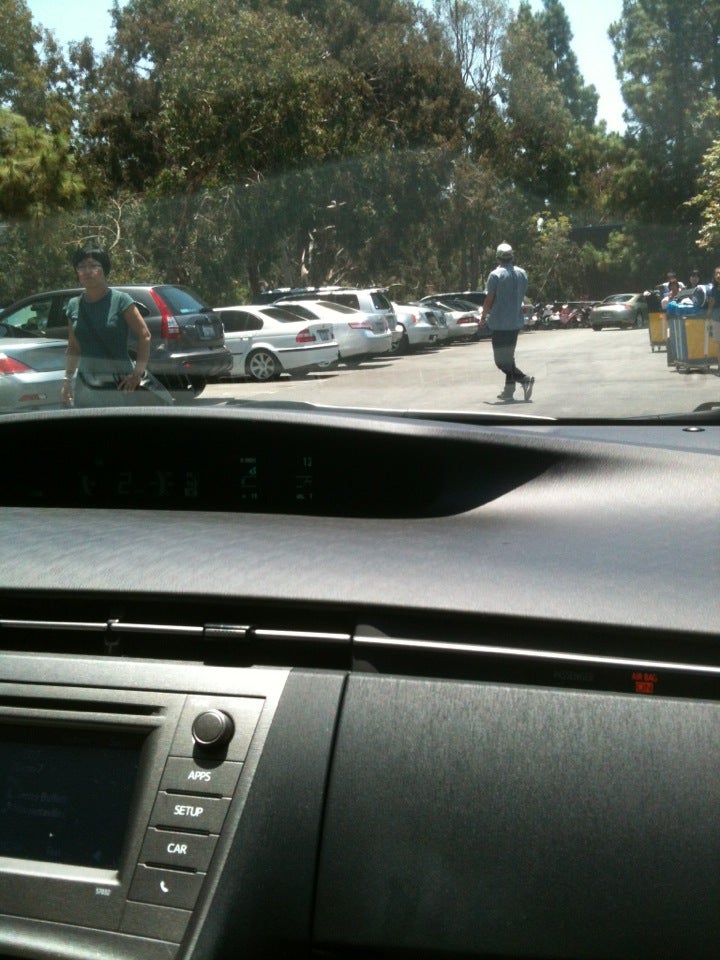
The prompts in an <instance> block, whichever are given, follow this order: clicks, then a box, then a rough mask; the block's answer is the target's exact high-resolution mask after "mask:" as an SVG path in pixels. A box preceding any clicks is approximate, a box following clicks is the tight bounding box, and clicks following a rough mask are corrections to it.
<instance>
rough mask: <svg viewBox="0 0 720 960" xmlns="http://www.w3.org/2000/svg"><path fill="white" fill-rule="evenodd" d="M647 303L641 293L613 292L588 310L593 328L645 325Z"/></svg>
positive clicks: (646, 322)
mask: <svg viewBox="0 0 720 960" xmlns="http://www.w3.org/2000/svg"><path fill="white" fill-rule="evenodd" d="M647 325H648V305H647V300H646V298H645V294H643V293H613V294H612V296H609V297H605V299H604V300H603V301H602V303H599V304H597V306H595V307H593V309H592V310H591V311H590V326H591V327H592V328H593V330H602V329H603V327H621V328H625V329H629V328H630V327H646V326H647Z"/></svg>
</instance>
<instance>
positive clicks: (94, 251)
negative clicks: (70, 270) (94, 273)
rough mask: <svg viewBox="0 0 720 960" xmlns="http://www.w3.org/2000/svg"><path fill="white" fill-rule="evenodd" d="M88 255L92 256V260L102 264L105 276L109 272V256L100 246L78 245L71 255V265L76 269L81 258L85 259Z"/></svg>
mask: <svg viewBox="0 0 720 960" xmlns="http://www.w3.org/2000/svg"><path fill="white" fill-rule="evenodd" d="M88 257H92V259H93V260H97V262H98V263H99V264H100V265H101V266H102V268H103V273H104V274H105V276H106V277H107V275H108V274H109V273H110V257H109V256H108V255H107V253H106V252H105V251H104V250H103V249H102V248H101V247H94V246H92V245H91V246H87V247H79V248H78V249H77V250H76V251H75V253H74V254H73V255H72V265H73V267H74V268H75V270H77V268H78V264H79V263H81V262H82V261H83V260H86V259H87V258H88Z"/></svg>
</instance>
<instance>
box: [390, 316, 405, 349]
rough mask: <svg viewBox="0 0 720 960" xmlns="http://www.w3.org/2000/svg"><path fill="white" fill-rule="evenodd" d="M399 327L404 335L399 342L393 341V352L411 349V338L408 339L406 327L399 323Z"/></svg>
mask: <svg viewBox="0 0 720 960" xmlns="http://www.w3.org/2000/svg"><path fill="white" fill-rule="evenodd" d="M398 327H399V328H400V330H402V335H401V337H400V339H399V340H398V342H397V343H393V345H392V347H391V349H390V352H391V353H407V352H408V350H409V349H410V340H409V339H408V335H407V330H406V329H405V327H404V326H403V325H402V324H401V323H399V324H398Z"/></svg>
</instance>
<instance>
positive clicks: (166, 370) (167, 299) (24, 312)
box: [0, 284, 233, 396]
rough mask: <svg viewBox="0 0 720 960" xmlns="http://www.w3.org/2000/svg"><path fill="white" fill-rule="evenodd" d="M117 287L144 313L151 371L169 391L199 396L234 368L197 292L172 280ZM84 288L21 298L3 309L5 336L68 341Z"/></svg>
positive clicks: (0, 319) (0, 327) (216, 321)
mask: <svg viewBox="0 0 720 960" xmlns="http://www.w3.org/2000/svg"><path fill="white" fill-rule="evenodd" d="M115 289H117V290H124V291H125V292H126V293H128V294H130V296H131V297H132V298H133V300H135V302H136V304H137V306H138V309H139V310H140V313H141V314H142V315H143V317H144V318H145V322H146V323H147V325H148V327H149V329H150V333H151V334H152V344H151V347H150V360H149V362H148V370H150V372H151V373H153V374H155V376H156V377H157V378H158V379H159V380H160V381H161V383H163V384H164V386H166V387H167V388H168V389H169V390H171V391H180V392H184V391H192V392H193V393H194V394H195V395H196V396H197V395H198V394H200V393H201V392H202V391H203V389H204V388H205V385H206V383H207V381H208V379H210V378H211V377H219V376H222V375H223V374H226V373H229V371H230V370H231V369H232V362H233V358H232V354H231V353H230V351H229V350H228V349H227V347H226V346H225V339H224V335H223V327H222V322H221V320H220V318H219V317H218V316H217V315H216V314H215V313H213V310H212V308H211V307H209V306H208V305H207V304H206V303H204V302H203V300H202V299H201V298H200V297H199V296H198V295H197V294H196V293H195V292H194V291H192V290H190V289H189V288H188V287H179V286H174V285H172V284H139V285H130V286H127V285H117V286H116V287H115ZM82 292H83V288H82V287H75V288H70V289H65V290H51V291H48V292H45V293H38V294H34V295H33V296H29V297H25V298H23V299H22V300H17V301H16V302H15V303H13V304H12V305H11V306H9V307H7V308H6V309H5V310H3V311H2V313H0V338H3V337H7V336H12V337H37V336H45V337H57V338H60V339H63V340H67V335H68V321H67V316H66V314H65V308H66V307H67V304H68V301H69V300H70V299H71V298H72V297H77V296H79V295H80V294H81V293H82ZM1 342H2V340H1V339H0V343H1ZM130 354H131V355H132V354H133V346H132V341H130Z"/></svg>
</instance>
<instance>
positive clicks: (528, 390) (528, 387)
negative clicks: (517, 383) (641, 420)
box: [521, 377, 535, 400]
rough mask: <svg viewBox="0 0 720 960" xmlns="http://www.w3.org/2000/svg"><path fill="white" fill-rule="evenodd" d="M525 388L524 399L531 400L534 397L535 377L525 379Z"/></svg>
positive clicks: (523, 385) (522, 383)
mask: <svg viewBox="0 0 720 960" xmlns="http://www.w3.org/2000/svg"><path fill="white" fill-rule="evenodd" d="M521 386H522V388H523V399H524V400H529V399H530V397H531V396H532V392H533V387H534V386H535V377H525V379H524V380H523V381H522V382H521Z"/></svg>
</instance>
